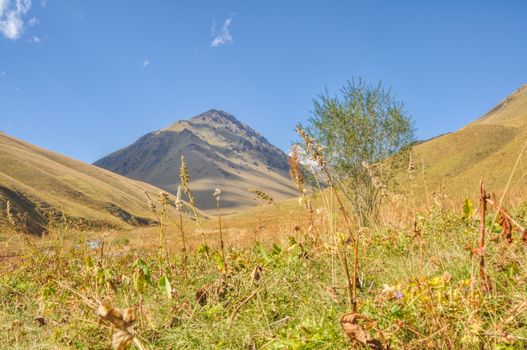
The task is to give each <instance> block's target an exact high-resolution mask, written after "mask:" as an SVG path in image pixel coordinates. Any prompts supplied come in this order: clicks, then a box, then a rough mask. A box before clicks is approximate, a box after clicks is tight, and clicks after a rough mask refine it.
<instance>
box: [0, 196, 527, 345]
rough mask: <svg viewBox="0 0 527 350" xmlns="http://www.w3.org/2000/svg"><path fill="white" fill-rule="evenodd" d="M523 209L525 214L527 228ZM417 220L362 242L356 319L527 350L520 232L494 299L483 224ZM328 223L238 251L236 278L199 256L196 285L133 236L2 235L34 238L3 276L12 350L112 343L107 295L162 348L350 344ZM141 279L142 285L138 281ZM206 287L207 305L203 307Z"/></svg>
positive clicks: (0, 295)
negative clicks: (485, 285) (483, 286)
mask: <svg viewBox="0 0 527 350" xmlns="http://www.w3.org/2000/svg"><path fill="white" fill-rule="evenodd" d="M524 212H525V210H524V207H519V208H518V209H517V210H516V212H515V213H516V214H517V215H516V216H517V217H519V218H520V219H521V220H522V221H524V219H525V218H524V217H523V216H524ZM492 218H493V217H492V216H491V215H489V221H488V222H487V227H488V230H489V232H490V233H489V236H490V237H489V238H490V239H495V238H498V237H499V233H498V231H499V228H498V227H496V226H492V222H491V219H492ZM417 220H418V222H419V224H418V227H419V228H420V232H421V236H416V234H415V232H414V231H413V230H412V229H411V227H412V226H411V223H407V224H404V225H398V226H397V227H395V226H394V227H391V226H389V225H383V226H382V227H379V228H377V229H372V230H370V231H364V232H363V233H362V234H361V242H360V251H361V254H360V261H359V271H360V273H359V277H360V286H361V288H360V291H359V312H360V313H361V314H363V315H365V316H367V317H368V318H370V319H372V320H374V321H375V322H376V327H378V329H380V330H381V331H382V332H383V334H382V335H381V334H379V332H378V331H377V330H375V329H370V328H371V326H372V324H371V323H365V324H363V327H364V328H365V329H366V330H367V331H368V332H370V333H371V335H372V336H373V337H375V338H377V339H379V340H380V341H382V342H383V343H384V344H385V345H386V344H391V347H392V349H403V348H404V349H424V348H430V349H443V348H445V349H448V348H453V349H460V348H463V349H481V348H484V349H523V348H525V346H527V331H526V329H527V328H526V324H527V313H526V312H525V310H526V308H527V304H526V301H525V300H527V268H526V267H527V266H526V264H525V261H527V259H526V258H527V254H526V248H525V246H524V245H523V243H522V242H521V240H520V239H518V237H517V236H515V241H514V242H513V244H512V245H510V246H506V245H505V244H504V243H502V242H499V239H498V240H497V241H492V240H489V242H490V243H489V245H488V248H487V251H486V264H487V265H486V269H487V273H488V275H489V276H490V278H491V280H492V282H493V290H492V292H491V293H489V294H485V293H483V292H482V291H481V290H480V287H479V285H480V284H479V278H478V270H477V261H478V259H479V258H478V257H477V256H472V257H471V255H470V253H469V251H467V247H474V246H475V245H476V242H477V238H478V222H477V220H476V219H474V218H469V219H467V218H463V214H462V213H458V212H455V211H452V210H451V209H448V208H446V207H443V206H442V205H436V206H434V207H432V208H431V209H430V210H429V211H428V212H427V213H423V214H419V215H417ZM303 223H304V221H302V220H300V221H299V222H298V224H299V225H300V226H303ZM401 227H407V228H401ZM319 229H320V230H321V234H322V242H318V243H314V242H312V241H310V240H308V239H306V237H305V236H304V235H303V231H302V230H300V231H298V232H295V231H294V230H291V232H290V234H289V235H288V236H283V237H281V239H280V238H277V239H276V244H263V243H258V242H252V243H251V244H249V242H247V243H248V244H247V246H246V248H232V247H231V248H229V249H228V251H227V258H226V260H227V265H228V270H227V272H226V273H222V270H223V269H224V265H223V262H222V261H221V259H220V258H219V256H218V254H217V253H211V254H210V255H211V256H210V258H207V257H206V255H204V254H202V253H199V252H196V251H195V252H194V253H192V254H191V255H190V259H189V266H188V277H187V276H185V274H184V273H183V272H182V270H181V266H182V264H181V260H180V259H181V257H180V256H179V255H178V254H173V253H172V254H171V256H170V259H171V260H170V262H169V263H170V264H169V263H167V261H165V257H164V253H163V252H162V251H161V250H159V251H157V250H155V249H154V250H153V249H139V248H131V249H130V247H128V246H127V243H126V239H124V238H120V239H118V240H117V242H114V244H112V245H110V247H112V248H111V249H109V250H107V251H106V253H103V257H102V259H101V252H100V249H88V248H86V246H85V244H84V242H83V241H82V240H80V239H78V238H73V237H79V236H76V235H74V234H73V233H66V239H65V241H59V240H58V239H57V237H55V236H54V233H51V234H50V236H48V237H45V238H43V239H36V238H28V237H26V236H22V235H20V234H14V233H8V232H4V234H3V236H5V235H10V236H9V237H10V238H9V239H10V240H14V239H19V240H26V241H27V242H26V247H25V248H20V249H19V251H18V253H19V254H20V256H19V257H18V258H16V259H14V260H13V261H11V263H10V264H5V265H4V268H3V270H2V275H1V277H0V301H1V302H0V343H1V344H2V348H6V349H27V348H37V349H70V348H73V349H108V348H111V330H110V329H109V328H108V325H107V324H105V323H104V322H99V320H98V317H97V315H96V313H95V310H94V309H93V308H92V307H90V306H89V305H88V303H87V302H86V301H84V298H88V300H92V301H93V300H102V299H104V298H107V297H108V298H111V300H112V303H113V305H115V306H117V307H119V308H122V309H124V308H126V307H136V309H137V312H136V314H137V321H136V326H135V331H136V333H137V335H138V338H139V339H140V341H141V342H142V343H143V344H145V346H146V347H147V348H151V349H344V348H346V347H349V343H348V340H347V339H346V336H345V334H344V333H343V332H342V330H341V325H340V318H341V316H342V315H344V314H345V313H347V312H348V311H349V306H348V302H347V294H346V289H345V286H346V284H345V279H344V277H343V275H342V268H341V265H340V260H339V258H338V256H337V248H336V247H337V244H336V242H335V233H332V232H331V231H330V230H329V229H328V226H327V224H324V223H323V224H321V226H320V227H319ZM337 232H338V230H337ZM12 235H16V238H13V237H14V236H12ZM68 237H70V238H68ZM176 237H178V234H177V233H172V234H169V236H168V238H169V240H175V239H177V238H176ZM420 237H421V238H422V239H421V238H420ZM2 242H5V240H4V241H2ZM59 243H60V244H59ZM122 246H127V249H123V250H119V247H122ZM228 246H229V244H228ZM351 249H352V247H351V246H350V247H349V250H350V252H349V254H350V255H351ZM172 250H173V251H175V249H172ZM170 265H173V266H174V268H173V269H171V268H170ZM256 266H261V267H262V268H263V271H262V273H261V279H260V280H259V281H254V280H253V279H252V277H251V275H252V272H253V270H254V268H255V267H256ZM141 275H142V276H144V277H145V286H144V288H141V287H140V286H139V285H138V282H137V281H138V278H139V280H140V279H141V278H140V277H139V276H141ZM165 278H166V279H168V281H169V284H170V287H171V294H170V295H169V294H168V293H167V286H166V283H165ZM160 281H161V283H160ZM160 284H161V286H160ZM200 290H206V294H207V298H206V302H201V303H200V302H199V301H198V300H197V298H196V293H197V292H198V291H200ZM36 317H41V318H43V319H44V320H45V321H46V324H45V325H40V324H39V323H38V321H35V318H36Z"/></svg>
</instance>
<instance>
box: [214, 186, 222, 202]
mask: <svg viewBox="0 0 527 350" xmlns="http://www.w3.org/2000/svg"><path fill="white" fill-rule="evenodd" d="M214 198H216V201H217V202H219V201H220V199H221V190H220V189H219V188H216V189H214Z"/></svg>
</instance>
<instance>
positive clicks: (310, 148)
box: [296, 127, 359, 312]
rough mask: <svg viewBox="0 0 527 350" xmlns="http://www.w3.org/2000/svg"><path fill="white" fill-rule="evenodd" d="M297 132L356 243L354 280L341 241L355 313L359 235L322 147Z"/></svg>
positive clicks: (344, 247)
mask: <svg viewBox="0 0 527 350" xmlns="http://www.w3.org/2000/svg"><path fill="white" fill-rule="evenodd" d="M296 131H297V133H298V135H300V137H301V138H302V139H303V140H304V142H305V144H306V151H307V153H308V154H309V155H310V156H311V157H312V158H313V160H315V161H316V162H317V163H318V165H319V166H320V168H321V169H322V172H323V173H324V175H325V176H326V179H327V181H328V183H329V185H330V187H331V191H332V192H333V194H334V195H335V198H336V199H337V203H338V205H339V209H340V212H341V213H342V216H343V217H344V221H345V223H346V228H347V230H348V237H349V239H350V240H351V241H352V242H353V243H354V249H353V278H352V277H351V276H350V273H349V267H348V258H347V253H346V246H345V242H344V240H341V241H342V246H343V253H342V264H343V267H344V273H345V275H346V280H347V287H348V294H349V302H350V305H351V308H352V310H353V312H357V276H358V261H359V239H358V235H355V237H354V235H353V231H352V228H351V218H350V216H349V214H348V212H347V210H346V208H345V207H344V203H343V202H342V199H341V198H340V195H339V192H338V190H337V186H336V184H335V182H334V180H333V176H331V172H330V170H329V167H328V164H327V162H326V159H325V158H324V155H323V154H322V146H320V145H319V144H318V143H316V142H314V141H313V139H312V138H311V137H310V136H309V135H308V134H307V133H306V132H305V131H304V130H303V129H302V128H301V127H297V128H296Z"/></svg>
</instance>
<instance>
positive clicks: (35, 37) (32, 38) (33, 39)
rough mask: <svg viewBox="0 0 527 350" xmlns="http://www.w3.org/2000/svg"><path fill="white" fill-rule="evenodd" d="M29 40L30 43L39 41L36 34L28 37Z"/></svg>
mask: <svg viewBox="0 0 527 350" xmlns="http://www.w3.org/2000/svg"><path fill="white" fill-rule="evenodd" d="M29 42H30V43H31V44H38V43H39V42H40V38H39V37H38V36H33V37H31V38H29Z"/></svg>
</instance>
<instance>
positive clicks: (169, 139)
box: [95, 109, 296, 210]
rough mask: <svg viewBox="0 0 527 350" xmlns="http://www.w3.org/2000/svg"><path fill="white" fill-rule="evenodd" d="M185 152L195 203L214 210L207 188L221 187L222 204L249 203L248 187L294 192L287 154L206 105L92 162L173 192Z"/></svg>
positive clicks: (279, 194) (289, 194)
mask: <svg viewBox="0 0 527 350" xmlns="http://www.w3.org/2000/svg"><path fill="white" fill-rule="evenodd" d="M182 155H183V156H185V159H186V161H187V167H188V170H189V172H190V174H191V176H192V182H193V192H195V198H196V203H197V204H198V206H199V207H200V208H202V209H214V208H215V202H214V201H213V200H212V201H211V193H212V192H211V191H212V190H211V189H214V188H221V189H222V191H224V192H223V193H224V195H223V199H222V207H225V208H229V210H234V209H233V208H241V207H247V206H252V205H254V200H253V198H252V195H251V194H250V193H249V192H248V190H249V189H250V188H253V187H254V188H259V189H262V190H264V191H265V192H267V193H269V194H271V195H272V196H273V197H275V198H286V197H292V196H295V195H296V191H295V188H294V186H293V184H292V182H291V179H290V178H289V174H288V169H289V164H288V158H287V155H286V154H285V153H284V152H283V151H282V150H280V149H279V148H277V147H276V146H274V145H272V144H271V143H270V142H269V141H268V140H267V139H266V138H265V137H263V136H262V135H260V134H259V133H258V132H257V131H255V130H254V129H252V128H251V127H250V126H248V125H246V124H244V123H242V122H240V121H239V120H238V119H236V118H235V117H234V116H233V115H232V114H230V113H228V112H225V111H222V110H217V109H210V110H208V111H206V112H204V113H201V114H198V115H196V116H194V117H192V118H190V119H186V120H180V121H178V122H176V123H174V124H172V125H171V126H169V127H168V128H165V129H162V130H159V131H157V132H154V133H149V134H147V135H145V136H143V137H141V138H140V139H139V140H138V141H136V142H135V143H134V144H132V145H130V146H128V147H125V148H124V149H122V150H120V151H117V152H115V153H112V154H110V155H108V156H107V157H104V158H103V159H100V160H99V161H97V162H96V163H95V164H96V165H98V166H100V167H102V168H105V169H108V170H111V171H114V172H117V173H118V174H122V175H125V176H128V177H131V178H133V179H138V180H142V181H145V182H149V183H152V184H156V185H157V186H158V187H160V188H162V189H163V190H165V191H167V192H172V193H177V188H178V185H179V181H178V177H177V174H178V173H179V169H180V167H181V162H180V159H181V156H182Z"/></svg>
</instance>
